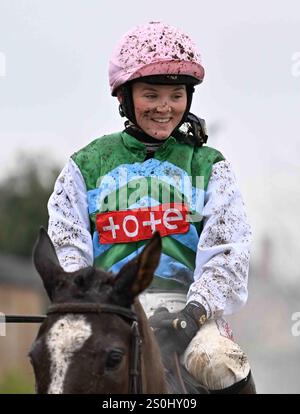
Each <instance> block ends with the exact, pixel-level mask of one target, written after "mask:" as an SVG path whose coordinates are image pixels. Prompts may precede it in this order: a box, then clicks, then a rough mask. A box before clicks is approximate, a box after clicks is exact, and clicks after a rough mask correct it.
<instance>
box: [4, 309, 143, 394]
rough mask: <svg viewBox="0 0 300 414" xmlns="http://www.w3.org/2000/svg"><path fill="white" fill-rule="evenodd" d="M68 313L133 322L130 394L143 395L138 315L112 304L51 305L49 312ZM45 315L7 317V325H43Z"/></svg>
mask: <svg viewBox="0 0 300 414" xmlns="http://www.w3.org/2000/svg"><path fill="white" fill-rule="evenodd" d="M66 313H80V314H84V313H95V314H100V313H111V314H115V315H118V316H121V317H123V318H125V319H127V320H129V321H130V322H131V333H132V334H131V344H130V350H131V360H130V367H129V394H141V393H142V389H143V387H142V377H141V372H140V371H141V370H140V365H141V342H142V341H141V336H140V331H139V325H138V319H137V315H136V313H135V312H134V311H133V310H131V309H128V308H125V307H123V306H117V305H110V304H99V303H59V304H54V305H50V306H49V308H48V310H47V316H48V315H55V314H58V315H61V314H66ZM47 316H45V315H31V316H29V315H6V316H5V322H7V323H41V322H44V321H45V320H46V318H47Z"/></svg>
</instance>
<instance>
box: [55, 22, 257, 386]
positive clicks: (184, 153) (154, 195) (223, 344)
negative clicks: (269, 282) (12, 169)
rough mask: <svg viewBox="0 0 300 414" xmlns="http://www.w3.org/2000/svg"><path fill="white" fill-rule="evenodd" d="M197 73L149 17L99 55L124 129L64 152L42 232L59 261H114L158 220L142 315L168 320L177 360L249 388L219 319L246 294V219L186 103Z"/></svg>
mask: <svg viewBox="0 0 300 414" xmlns="http://www.w3.org/2000/svg"><path fill="white" fill-rule="evenodd" d="M203 78H204V68H203V66H202V63H201V58H200V55H199V53H198V51H197V49H196V46H195V44H194V43H193V41H192V40H191V39H190V38H189V37H188V36H187V35H186V34H185V33H183V32H182V31H181V30H179V29H177V28H174V27H172V26H169V25H166V24H163V23H161V22H151V23H148V24H145V25H140V26H138V27H135V28H134V29H132V30H131V31H129V32H128V33H126V34H125V35H124V36H123V37H122V39H121V40H120V42H119V44H118V45H117V47H116V49H115V51H114V54H113V56H112V58H111V61H110V66H109V81H110V87H111V94H112V96H114V97H117V99H118V102H119V111H120V114H121V116H124V117H126V122H125V129H124V130H123V131H122V132H116V133H113V134H109V135H105V136H103V137H101V138H98V139H96V140H94V141H92V142H91V143H90V144H89V145H87V146H86V147H85V148H83V149H81V150H79V151H78V152H76V153H75V154H73V155H72V156H71V158H70V159H69V161H68V162H67V164H66V166H65V167H64V169H63V170H62V172H61V174H60V175H59V177H58V179H57V181H56V184H55V189H54V192H53V194H52V195H51V197H50V199H49V203H48V209H49V229H48V232H49V235H50V237H51V239H52V241H53V244H54V246H55V248H56V251H57V255H58V257H59V260H60V262H61V265H62V267H63V268H64V270H65V271H69V272H72V271H75V270H78V269H80V268H83V267H87V266H90V265H93V264H94V265H95V266H99V267H101V268H103V269H105V270H109V271H112V272H118V271H119V270H120V269H121V268H122V266H123V265H124V264H125V263H127V262H128V261H129V260H131V259H132V258H134V257H136V255H137V254H139V252H140V251H141V250H142V249H143V246H144V245H145V243H146V242H147V239H149V238H151V235H152V233H153V232H154V231H159V232H160V234H161V235H162V256H161V261H160V264H159V266H158V268H157V270H156V273H155V276H154V280H153V283H152V285H151V286H150V288H148V290H147V291H146V292H144V293H143V294H141V295H140V300H141V303H142V305H143V307H144V309H145V312H146V314H147V315H148V317H150V322H151V324H152V326H153V327H154V328H156V329H157V330H158V331H161V332H166V329H167V328H162V327H163V326H165V324H166V323H167V322H168V321H169V322H170V327H169V328H168V337H170V338H175V337H176V341H177V342H178V344H179V350H180V353H181V361H182V363H183V364H184V366H185V367H186V369H187V370H188V372H189V373H190V374H191V375H192V376H194V377H195V378H196V379H197V380H198V381H199V382H200V383H201V384H202V385H204V386H205V387H207V388H208V389H209V390H210V391H211V392H213V393H255V386H254V382H253V379H252V376H251V371H250V366H249V362H248V360H247V357H246V355H245V353H244V352H243V350H242V349H241V348H240V347H239V345H238V344H237V343H236V342H234V340H233V337H232V332H231V329H230V327H229V325H228V323H227V322H226V321H225V320H224V319H223V316H224V315H229V314H233V313H236V312H238V310H239V309H240V308H241V307H242V306H243V305H244V304H245V302H246V300H247V278H248V268H249V244H250V238H251V229H250V226H249V224H248V222H247V217H246V213H245V208H244V203H243V200H242V196H241V193H240V191H239V189H238V186H237V182H236V178H235V176H234V173H233V171H232V167H231V165H230V163H229V162H228V161H227V160H226V159H225V158H224V156H223V155H222V154H221V153H220V152H219V151H217V150H216V149H213V148H210V147H208V146H206V145H205V143H206V140H207V135H206V130H205V123H204V121H203V120H202V119H201V118H199V117H197V116H195V115H193V114H192V113H191V112H190V107H191V103H192V98H193V93H194V89H195V86H196V85H198V84H200V83H201V82H202V80H203ZM178 322H179V325H180V326H177V325H176V324H178Z"/></svg>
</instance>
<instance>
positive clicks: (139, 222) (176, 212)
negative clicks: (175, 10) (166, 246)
mask: <svg viewBox="0 0 300 414" xmlns="http://www.w3.org/2000/svg"><path fill="white" fill-rule="evenodd" d="M187 213H188V210H187V207H186V206H185V205H184V204H177V203H171V204H167V205H165V204H161V205H159V206H157V207H148V208H140V209H136V210H125V211H110V212H108V213H99V214H97V217H96V226H97V230H98V232H99V236H100V238H99V242H100V243H101V244H110V243H128V242H134V241H135V242H136V241H139V240H147V239H149V238H150V237H151V236H152V234H153V233H154V232H155V231H159V232H160V235H161V236H167V235H169V234H180V233H186V232H187V231H188V230H189V223H188V222H187Z"/></svg>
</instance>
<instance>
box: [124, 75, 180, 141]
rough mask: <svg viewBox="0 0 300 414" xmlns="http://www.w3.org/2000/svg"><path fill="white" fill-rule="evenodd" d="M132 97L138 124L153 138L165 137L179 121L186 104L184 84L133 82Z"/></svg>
mask: <svg viewBox="0 0 300 414" xmlns="http://www.w3.org/2000/svg"><path fill="white" fill-rule="evenodd" d="M132 98H133V103H134V110H135V117H136V120H137V124H138V126H139V127H140V128H141V129H142V130H143V131H144V132H145V133H146V134H148V135H150V136H151V137H153V138H156V139H160V140H164V139H167V138H168V137H169V136H170V135H171V133H172V131H173V130H174V129H175V128H176V127H177V125H178V124H179V122H180V121H181V119H182V117H183V115H184V112H185V109H186V106H187V92H186V87H185V85H151V84H148V83H144V82H135V83H134V84H133V85H132Z"/></svg>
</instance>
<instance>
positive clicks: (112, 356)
mask: <svg viewBox="0 0 300 414" xmlns="http://www.w3.org/2000/svg"><path fill="white" fill-rule="evenodd" d="M123 356H124V352H123V351H122V350H121V349H113V350H111V351H109V353H108V355H107V357H106V361H105V368H106V369H114V368H117V367H118V365H119V364H120V363H121V361H122V359H123Z"/></svg>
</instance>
